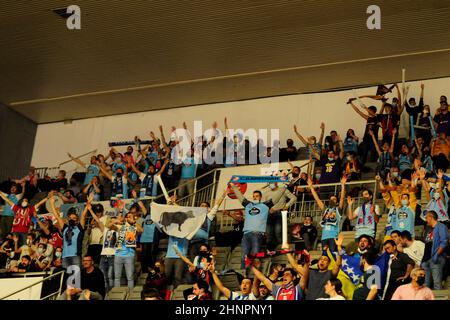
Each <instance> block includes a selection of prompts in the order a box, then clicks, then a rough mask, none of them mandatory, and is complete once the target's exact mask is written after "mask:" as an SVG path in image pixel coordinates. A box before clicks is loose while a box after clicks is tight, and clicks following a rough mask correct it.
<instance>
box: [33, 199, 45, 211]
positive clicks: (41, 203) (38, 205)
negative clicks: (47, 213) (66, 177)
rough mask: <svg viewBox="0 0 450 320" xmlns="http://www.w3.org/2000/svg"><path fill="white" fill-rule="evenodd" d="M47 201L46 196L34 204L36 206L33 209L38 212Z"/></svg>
mask: <svg viewBox="0 0 450 320" xmlns="http://www.w3.org/2000/svg"><path fill="white" fill-rule="evenodd" d="M47 200H48V195H47V196H45V198H44V199H42V200H41V201H39V202H38V203H36V204H35V205H34V209H35V210H36V211H38V210H39V207H40V206H42V205H43V204H44V203H45V202H46V201H47Z"/></svg>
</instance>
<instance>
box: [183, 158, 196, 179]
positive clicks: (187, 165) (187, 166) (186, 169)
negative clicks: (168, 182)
mask: <svg viewBox="0 0 450 320" xmlns="http://www.w3.org/2000/svg"><path fill="white" fill-rule="evenodd" d="M196 171H197V165H196V164H195V159H194V157H192V158H187V159H184V160H183V166H182V167H181V179H193V178H195V173H196Z"/></svg>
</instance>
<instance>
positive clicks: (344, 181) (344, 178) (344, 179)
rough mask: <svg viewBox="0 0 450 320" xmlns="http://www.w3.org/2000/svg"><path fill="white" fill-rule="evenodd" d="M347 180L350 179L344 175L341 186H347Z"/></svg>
mask: <svg viewBox="0 0 450 320" xmlns="http://www.w3.org/2000/svg"><path fill="white" fill-rule="evenodd" d="M347 179H348V177H347V175H345V174H344V175H343V176H342V178H341V184H346V183H347Z"/></svg>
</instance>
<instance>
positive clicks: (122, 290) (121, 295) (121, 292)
mask: <svg viewBox="0 0 450 320" xmlns="http://www.w3.org/2000/svg"><path fill="white" fill-rule="evenodd" d="M127 295H128V288H127V287H114V288H112V289H111V291H109V292H108V294H107V298H106V300H125V298H126V297H127Z"/></svg>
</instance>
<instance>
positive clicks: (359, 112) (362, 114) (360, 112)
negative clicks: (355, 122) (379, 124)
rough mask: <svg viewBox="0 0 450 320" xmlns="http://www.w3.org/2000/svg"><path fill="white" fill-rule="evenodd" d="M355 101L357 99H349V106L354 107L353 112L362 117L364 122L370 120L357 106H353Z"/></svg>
mask: <svg viewBox="0 0 450 320" xmlns="http://www.w3.org/2000/svg"><path fill="white" fill-rule="evenodd" d="M354 100H356V99H354V98H352V99H349V100H348V102H347V103H349V104H350V105H351V106H352V108H353V110H355V111H356V113H357V114H359V115H360V116H361V118H363V119H364V120H367V119H369V116H368V115H367V114H364V113H363V112H362V111H361V110H359V109H358V107H357V106H355V105H354V104H353V101H354Z"/></svg>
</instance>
